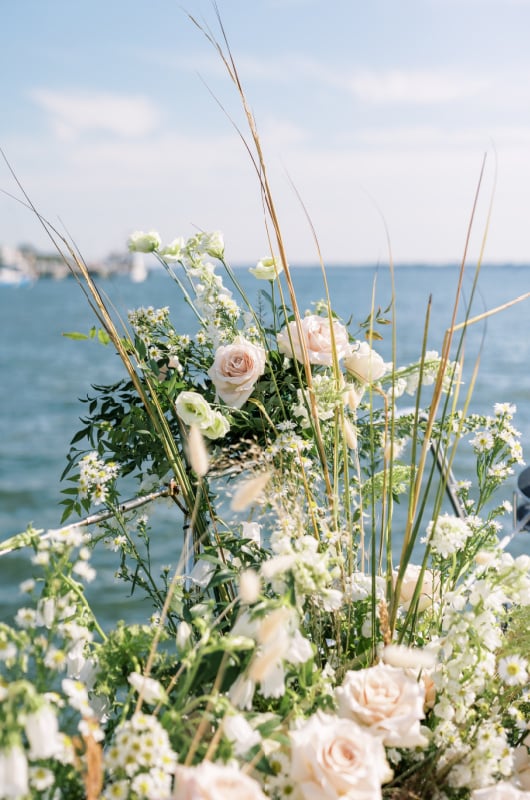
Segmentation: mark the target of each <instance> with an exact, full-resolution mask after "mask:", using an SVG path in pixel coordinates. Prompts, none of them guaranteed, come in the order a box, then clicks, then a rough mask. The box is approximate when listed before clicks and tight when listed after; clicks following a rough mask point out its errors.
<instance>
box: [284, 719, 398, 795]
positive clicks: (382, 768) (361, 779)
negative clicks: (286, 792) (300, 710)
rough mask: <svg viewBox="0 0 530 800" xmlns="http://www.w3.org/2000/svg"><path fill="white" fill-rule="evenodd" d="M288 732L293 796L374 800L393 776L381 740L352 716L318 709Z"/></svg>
mask: <svg viewBox="0 0 530 800" xmlns="http://www.w3.org/2000/svg"><path fill="white" fill-rule="evenodd" d="M290 738H291V742H292V746H291V775H290V779H291V781H292V783H293V784H294V786H295V787H296V788H295V794H294V797H295V798H296V800H315V798H319V800H325V798H329V800H332V799H333V800H336V798H338V797H351V798H355V800H379V798H381V784H382V783H385V782H386V781H388V780H390V778H391V777H392V772H391V770H390V768H389V766H388V763H387V761H386V758H385V751H384V748H383V745H382V743H381V740H380V739H379V738H378V737H375V736H372V735H371V734H370V733H369V732H368V731H366V730H363V729H362V728H361V727H360V726H359V725H357V724H356V723H355V722H353V721H352V720H349V719H341V718H340V717H335V716H331V715H329V714H324V713H322V712H317V713H316V714H314V715H313V716H312V717H310V718H309V719H308V720H306V722H305V723H304V724H303V725H302V726H301V727H300V728H299V729H298V730H295V731H291V733H290Z"/></svg>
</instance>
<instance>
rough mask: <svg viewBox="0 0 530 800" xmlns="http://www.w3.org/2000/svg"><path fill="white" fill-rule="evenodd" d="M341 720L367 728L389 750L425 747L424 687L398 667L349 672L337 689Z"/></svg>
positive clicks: (381, 665)
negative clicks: (423, 730)
mask: <svg viewBox="0 0 530 800" xmlns="http://www.w3.org/2000/svg"><path fill="white" fill-rule="evenodd" d="M335 696H336V699H337V702H338V705H339V714H340V715H341V716H342V717H347V718H348V719H353V720H355V721H356V722H358V723H359V724H360V725H365V726H366V727H367V728H369V729H370V730H371V731H372V733H373V734H377V735H379V736H381V737H382V740H383V742H384V744H385V745H387V746H389V747H417V746H418V745H419V746H422V745H425V744H426V743H427V742H426V739H425V737H424V736H423V735H422V734H421V732H420V720H421V719H423V716H424V714H423V704H424V701H425V688H424V685H423V683H419V682H418V681H417V680H416V678H414V677H412V676H411V675H409V674H407V673H406V672H405V671H404V670H403V669H400V668H399V667H391V666H389V665H387V664H377V665H376V666H375V667H369V668H368V669H360V670H358V671H355V672H354V671H349V672H347V673H346V676H345V678H344V681H343V683H342V686H339V687H338V688H337V689H336V690H335Z"/></svg>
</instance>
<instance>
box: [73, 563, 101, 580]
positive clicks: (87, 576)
mask: <svg viewBox="0 0 530 800" xmlns="http://www.w3.org/2000/svg"><path fill="white" fill-rule="evenodd" d="M72 572H74V573H75V574H76V575H78V576H79V577H80V578H82V579H83V580H85V581H86V582H87V583H91V582H92V581H93V580H94V578H95V577H96V570H95V569H94V568H93V567H91V566H90V565H89V564H87V562H86V561H76V563H75V564H74V565H73V567H72Z"/></svg>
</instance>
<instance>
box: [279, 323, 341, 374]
mask: <svg viewBox="0 0 530 800" xmlns="http://www.w3.org/2000/svg"><path fill="white" fill-rule="evenodd" d="M300 329H301V333H302V339H303V342H304V344H305V348H306V350H307V356H308V358H309V362H310V363H311V364H322V365H324V366H327V367H329V366H331V365H332V364H333V340H334V342H335V352H336V354H337V360H339V361H340V359H341V358H344V356H346V355H347V354H348V353H349V352H350V349H351V348H350V343H349V341H348V332H347V330H346V328H345V327H344V325H342V324H341V323H340V322H338V321H337V320H336V319H334V320H331V321H330V319H329V318H328V317H319V316H317V315H316V314H312V315H310V316H308V317H304V318H303V319H301V320H300ZM332 330H333V338H332V333H331V331H332ZM278 349H279V350H280V353H284V354H285V355H286V356H289V358H296V359H297V360H298V361H300V362H303V360H304V356H303V347H302V344H301V342H300V337H299V336H298V327H297V325H296V322H290V323H289V325H288V326H287V327H286V328H283V329H282V330H281V331H280V332H279V334H278Z"/></svg>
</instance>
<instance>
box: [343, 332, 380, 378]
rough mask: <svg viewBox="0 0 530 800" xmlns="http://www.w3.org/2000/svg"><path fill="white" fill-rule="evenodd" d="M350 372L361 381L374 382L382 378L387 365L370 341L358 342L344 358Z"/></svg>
mask: <svg viewBox="0 0 530 800" xmlns="http://www.w3.org/2000/svg"><path fill="white" fill-rule="evenodd" d="M344 366H345V367H346V369H347V370H348V372H349V373H350V374H351V375H353V377H354V378H357V380H358V381H360V382H361V383H374V381H378V380H379V378H382V377H383V375H384V374H385V372H386V370H387V365H386V364H385V362H384V361H383V359H382V358H381V356H380V355H379V353H376V351H375V350H372V348H371V347H370V345H369V344H368V342H357V344H356V345H355V347H354V349H353V350H351V352H350V354H349V355H348V356H347V357H346V358H345V359H344Z"/></svg>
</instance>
